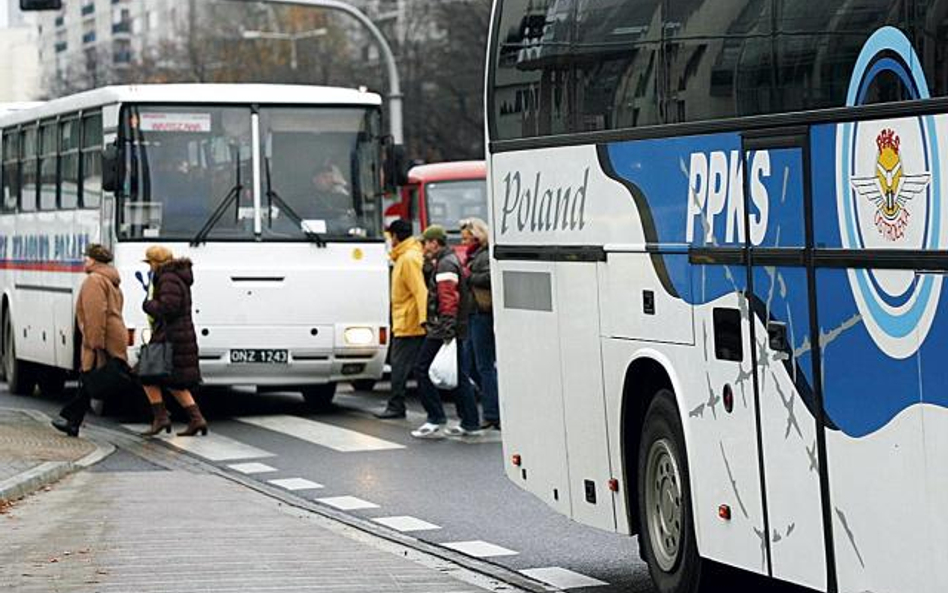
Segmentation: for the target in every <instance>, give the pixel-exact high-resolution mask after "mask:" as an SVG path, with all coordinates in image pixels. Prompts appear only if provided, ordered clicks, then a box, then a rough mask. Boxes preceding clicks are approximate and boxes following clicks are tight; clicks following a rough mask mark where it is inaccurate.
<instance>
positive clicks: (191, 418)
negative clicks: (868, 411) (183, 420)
mask: <svg viewBox="0 0 948 593" xmlns="http://www.w3.org/2000/svg"><path fill="white" fill-rule="evenodd" d="M184 411H185V412H187V413H188V427H187V428H185V429H184V430H182V431H181V432H179V433H178V436H179V437H193V436H195V435H196V434H198V433H201V435H202V436H207V421H206V420H204V416H201V409H200V408H199V407H198V406H197V404H194V405H193V406H188V407H186V408H185V409H184Z"/></svg>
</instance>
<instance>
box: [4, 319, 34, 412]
mask: <svg viewBox="0 0 948 593" xmlns="http://www.w3.org/2000/svg"><path fill="white" fill-rule="evenodd" d="M3 370H4V373H5V374H6V376H7V388H8V389H9V390H10V393H12V394H14V395H32V394H33V388H34V387H35V386H36V374H35V369H34V368H33V365H31V364H30V363H28V362H26V361H23V360H17V358H16V337H15V336H14V335H13V322H11V321H10V315H9V313H7V315H6V321H5V322H4V328H3Z"/></svg>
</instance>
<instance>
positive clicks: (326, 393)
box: [301, 383, 336, 411]
mask: <svg viewBox="0 0 948 593" xmlns="http://www.w3.org/2000/svg"><path fill="white" fill-rule="evenodd" d="M301 391H302V392H303V399H305V400H306V403H307V404H308V405H309V407H311V408H313V409H314V410H318V411H323V410H326V409H328V408H329V406H331V405H332V398H333V397H335V396H336V384H335V383H326V384H325V385H307V386H306V387H303V388H302V390H301Z"/></svg>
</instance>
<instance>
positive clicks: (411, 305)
mask: <svg viewBox="0 0 948 593" xmlns="http://www.w3.org/2000/svg"><path fill="white" fill-rule="evenodd" d="M390 257H391V258H392V261H394V262H395V267H394V269H393V270H392V335H393V336H395V337H396V338H407V337H411V336H423V335H425V328H424V327H423V326H422V324H423V323H425V321H427V319H428V309H427V307H428V305H427V302H428V287H427V286H425V276H424V272H423V271H422V268H423V266H424V254H423V253H422V249H421V243H419V242H418V239H415V238H414V237H409V238H408V239H405V240H404V241H401V242H400V243H399V244H398V245H396V246H395V248H394V249H392V253H391V254H390Z"/></svg>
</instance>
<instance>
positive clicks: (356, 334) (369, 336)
mask: <svg viewBox="0 0 948 593" xmlns="http://www.w3.org/2000/svg"><path fill="white" fill-rule="evenodd" d="M342 335H343V339H344V340H345V342H346V346H371V345H372V344H373V343H375V332H374V331H373V330H372V328H370V327H347V328H346V331H344V332H343V334H342Z"/></svg>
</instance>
